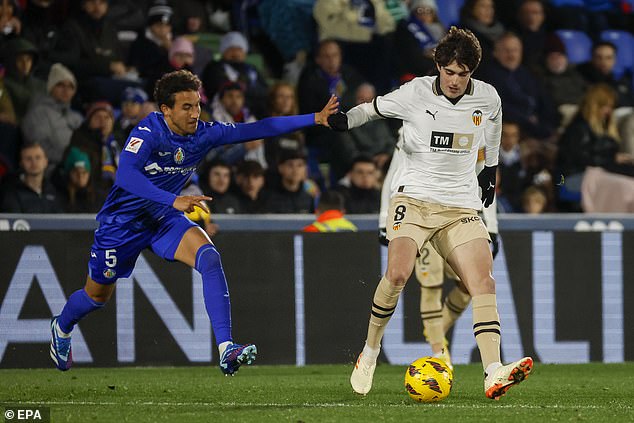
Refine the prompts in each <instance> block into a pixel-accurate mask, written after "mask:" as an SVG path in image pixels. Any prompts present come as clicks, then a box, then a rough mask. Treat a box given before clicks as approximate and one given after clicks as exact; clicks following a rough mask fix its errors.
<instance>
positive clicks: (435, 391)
mask: <svg viewBox="0 0 634 423" xmlns="http://www.w3.org/2000/svg"><path fill="white" fill-rule="evenodd" d="M452 384H453V372H452V371H451V369H450V368H449V367H447V365H446V364H445V363H444V362H443V361H442V360H441V359H439V358H434V357H422V358H419V359H418V360H416V361H414V362H413V363H412V364H410V365H409V367H408V368H407V371H406V372H405V389H406V390H407V393H408V394H409V396H410V397H412V398H413V399H414V400H416V401H418V402H436V401H441V400H443V399H445V398H447V396H448V395H449V393H450V392H451V386H452Z"/></svg>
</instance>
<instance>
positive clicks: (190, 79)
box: [154, 69, 202, 109]
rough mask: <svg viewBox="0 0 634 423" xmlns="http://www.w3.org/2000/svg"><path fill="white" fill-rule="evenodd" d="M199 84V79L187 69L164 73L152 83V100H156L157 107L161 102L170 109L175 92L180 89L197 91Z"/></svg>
mask: <svg viewBox="0 0 634 423" xmlns="http://www.w3.org/2000/svg"><path fill="white" fill-rule="evenodd" d="M201 85H202V83H201V82H200V79H198V77H197V76H196V75H194V74H193V73H191V72H190V71H188V70H184V69H181V70H177V71H174V72H170V73H166V74H165V75H163V76H162V77H161V79H159V80H158V81H156V85H154V100H156V104H157V106H158V107H159V109H160V108H161V105H162V104H165V105H166V106H167V107H169V108H170V109H171V108H172V107H174V101H175V100H174V95H175V94H176V93H179V92H182V91H196V92H198V90H199V89H200V87H201Z"/></svg>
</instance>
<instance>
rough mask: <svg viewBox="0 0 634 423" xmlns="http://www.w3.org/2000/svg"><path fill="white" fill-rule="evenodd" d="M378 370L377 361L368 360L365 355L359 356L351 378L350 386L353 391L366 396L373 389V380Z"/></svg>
mask: <svg viewBox="0 0 634 423" xmlns="http://www.w3.org/2000/svg"><path fill="white" fill-rule="evenodd" d="M375 370H376V360H374V361H372V360H368V359H365V358H364V357H363V353H361V354H359V358H358V359H357V363H356V364H355V365H354V369H352V375H351V376H350V384H351V385H352V390H353V391H354V392H356V393H357V394H359V395H366V394H367V393H368V392H370V389H372V378H373V377H374V371H375Z"/></svg>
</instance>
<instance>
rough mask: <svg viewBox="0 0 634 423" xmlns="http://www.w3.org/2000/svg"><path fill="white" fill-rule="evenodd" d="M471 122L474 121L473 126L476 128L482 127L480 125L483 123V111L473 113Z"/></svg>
mask: <svg viewBox="0 0 634 423" xmlns="http://www.w3.org/2000/svg"><path fill="white" fill-rule="evenodd" d="M471 120H472V121H473V124H474V125H475V126H480V124H481V123H482V111H481V110H476V111H475V112H473V113H471Z"/></svg>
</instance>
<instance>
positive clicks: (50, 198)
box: [0, 144, 63, 213]
mask: <svg viewBox="0 0 634 423" xmlns="http://www.w3.org/2000/svg"><path fill="white" fill-rule="evenodd" d="M47 166H48V160H47V159H46V152H45V151H44V149H43V148H42V146H41V145H39V144H26V145H24V146H23V147H22V149H21V150H20V169H21V172H20V173H19V174H18V175H15V176H14V177H13V178H11V179H8V180H7V181H5V182H4V184H3V188H2V191H3V193H2V206H1V207H0V211H2V212H4V213H61V212H62V211H63V209H62V205H61V202H60V198H59V194H58V193H57V191H56V190H55V187H54V186H53V185H52V184H51V183H50V182H49V181H48V179H47V178H46V176H45V174H46V167H47Z"/></svg>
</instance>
